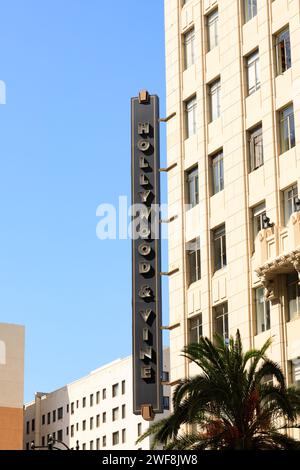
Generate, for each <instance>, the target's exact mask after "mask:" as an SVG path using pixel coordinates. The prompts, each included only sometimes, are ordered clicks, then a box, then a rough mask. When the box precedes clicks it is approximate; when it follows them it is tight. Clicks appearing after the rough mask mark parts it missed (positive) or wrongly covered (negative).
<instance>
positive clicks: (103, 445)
mask: <svg viewBox="0 0 300 470" xmlns="http://www.w3.org/2000/svg"><path fill="white" fill-rule="evenodd" d="M102 447H106V436H102Z"/></svg>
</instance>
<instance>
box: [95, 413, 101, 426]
mask: <svg viewBox="0 0 300 470" xmlns="http://www.w3.org/2000/svg"><path fill="white" fill-rule="evenodd" d="M99 426H100V415H97V416H96V427H97V428H99Z"/></svg>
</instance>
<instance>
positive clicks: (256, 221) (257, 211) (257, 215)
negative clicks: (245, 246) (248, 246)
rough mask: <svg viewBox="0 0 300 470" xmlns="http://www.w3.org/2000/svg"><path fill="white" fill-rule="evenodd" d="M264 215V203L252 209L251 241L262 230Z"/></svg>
mask: <svg viewBox="0 0 300 470" xmlns="http://www.w3.org/2000/svg"><path fill="white" fill-rule="evenodd" d="M265 215H266V206H265V203H262V204H259V205H258V206H255V207H253V209H252V225H253V241H254V240H255V238H256V236H257V235H258V232H260V230H261V229H262V228H263V218H264V216H265Z"/></svg>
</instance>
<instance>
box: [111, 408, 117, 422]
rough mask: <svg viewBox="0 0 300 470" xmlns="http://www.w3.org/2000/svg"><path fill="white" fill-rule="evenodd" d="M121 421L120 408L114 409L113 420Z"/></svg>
mask: <svg viewBox="0 0 300 470" xmlns="http://www.w3.org/2000/svg"><path fill="white" fill-rule="evenodd" d="M117 419H119V408H113V409H112V420H113V421H116V420H117Z"/></svg>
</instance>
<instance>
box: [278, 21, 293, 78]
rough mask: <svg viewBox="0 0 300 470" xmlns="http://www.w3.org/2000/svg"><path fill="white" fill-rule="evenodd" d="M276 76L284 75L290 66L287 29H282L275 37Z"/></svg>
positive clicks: (289, 44)
mask: <svg viewBox="0 0 300 470" xmlns="http://www.w3.org/2000/svg"><path fill="white" fill-rule="evenodd" d="M275 50H276V67H277V70H276V72H277V75H280V74H281V73H284V72H285V71H286V70H288V69H289V68H290V67H291V65H292V61H291V43H290V31H289V28H286V29H284V30H283V31H281V32H280V33H279V34H277V35H276V36H275Z"/></svg>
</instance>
